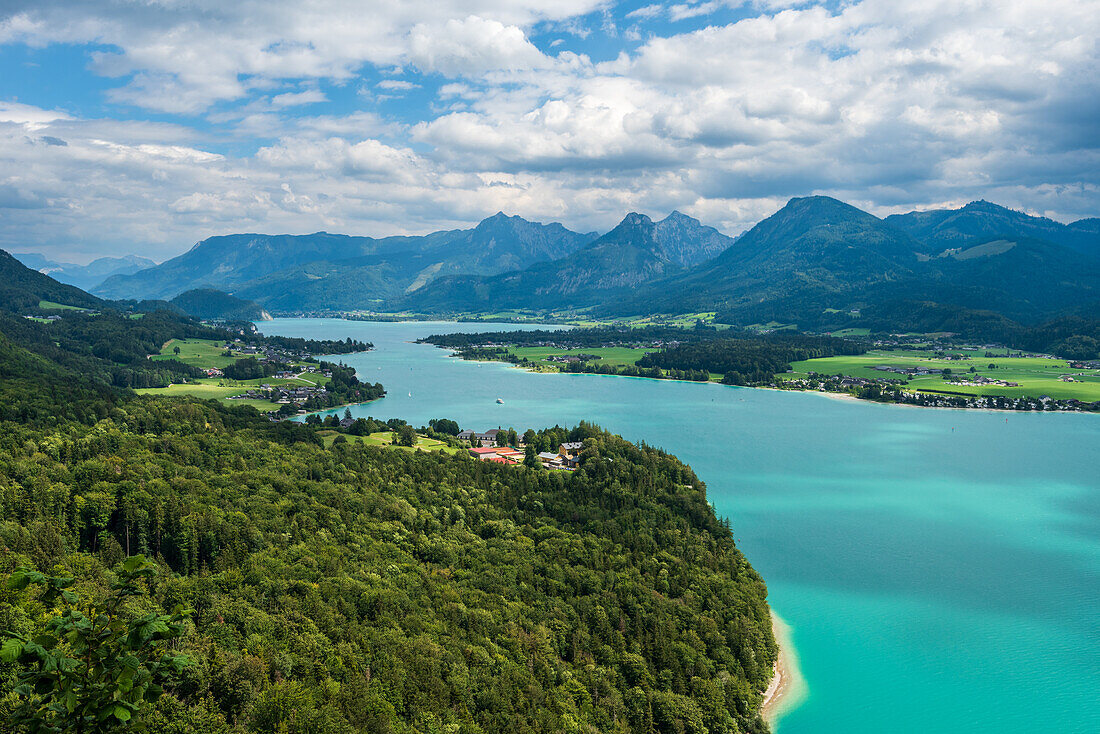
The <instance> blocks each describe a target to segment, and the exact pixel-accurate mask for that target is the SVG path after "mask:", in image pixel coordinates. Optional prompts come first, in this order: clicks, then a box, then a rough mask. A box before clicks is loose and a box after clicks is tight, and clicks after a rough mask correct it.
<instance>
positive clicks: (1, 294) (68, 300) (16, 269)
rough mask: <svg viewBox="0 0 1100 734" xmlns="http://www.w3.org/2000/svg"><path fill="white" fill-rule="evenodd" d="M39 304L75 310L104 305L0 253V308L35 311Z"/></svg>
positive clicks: (4, 253) (93, 297)
mask: <svg viewBox="0 0 1100 734" xmlns="http://www.w3.org/2000/svg"><path fill="white" fill-rule="evenodd" d="M39 301H51V302H53V303H59V304H62V305H64V306H76V307H78V308H101V307H102V306H104V305H106V304H105V303H104V302H103V301H101V300H100V299H98V298H96V297H95V296H92V295H89V294H88V293H85V292H84V291H82V290H80V289H79V288H77V287H75V286H71V285H66V284H64V283H58V282H57V281H56V280H54V279H53V278H51V277H49V276H48V275H44V274H42V273H39V272H38V271H36V270H31V269H30V268H28V267H27V266H25V265H23V263H21V262H19V261H18V260H16V259H15V258H14V257H12V256H11V255H9V254H8V253H7V252H5V251H4V250H0V309H3V310H6V311H15V312H18V311H21V310H24V309H34V308H37V307H38V303H39Z"/></svg>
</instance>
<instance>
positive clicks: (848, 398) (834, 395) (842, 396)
mask: <svg viewBox="0 0 1100 734" xmlns="http://www.w3.org/2000/svg"><path fill="white" fill-rule="evenodd" d="M428 346H435V347H436V348H437V349H441V350H448V349H451V347H440V346H437V345H434V344H431V345H428ZM447 356H448V357H453V358H454V359H457V360H459V361H461V362H472V363H477V364H499V365H504V366H505V367H511V368H512V369H517V370H523V371H524V372H528V373H530V374H534V375H568V374H575V375H596V376H598V377H625V378H632V379H635V380H654V381H655V382H687V383H691V384H693V385H720V386H722V387H736V388H745V389H748V390H772V391H774V392H787V393H803V394H807V395H821V396H823V397H826V398H829V399H830V400H841V401H845V402H855V403H860V404H863V405H885V406H894V407H898V408H917V409H920V410H961V411H965V412H969V413H991V414H998V415H999V414H1001V413H1005V414H1009V413H1015V414H1020V413H1023V414H1039V413H1078V414H1083V415H1088V414H1089V413H1090V412H1095V411H1087V410H1049V411H1046V410H1044V411H1037V410H1014V409H1011V408H989V407H981V408H966V407H957V406H953V405H916V404H913V403H905V402H900V401H893V400H890V401H880V400H866V399H863V398H858V397H856V396H855V395H852V394H851V393H846V392H829V391H824V390H802V389H794V388H781V387H772V386H771V385H724V384H723V383H721V382H718V381H715V380H708V381H707V382H700V381H698V380H683V379H678V378H672V377H644V376H642V375H617V374H609V375H605V374H600V373H598V372H566V371H564V370H552V369H538V367H537V366H536V365H522V364H516V363H515V362H505V361H503V360H499V359H467V358H465V357H463V356H461V355H459V354H458V353H457V352H455V351H451V353H450V354H448V355H447Z"/></svg>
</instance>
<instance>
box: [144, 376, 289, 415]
mask: <svg viewBox="0 0 1100 734" xmlns="http://www.w3.org/2000/svg"><path fill="white" fill-rule="evenodd" d="M218 382H220V380H218V378H216V377H215V378H211V379H202V380H196V381H194V382H188V383H187V384H185V385H169V386H168V387H145V388H139V389H137V390H134V392H136V393H138V394H139V395H160V396H162V397H181V396H185V395H190V396H193V397H196V398H204V399H207V400H220V401H222V402H223V403H225V404H226V405H251V406H252V407H253V408H256V409H258V410H262V411H265V412H266V411H269V410H278V409H279V407H280V406H279V404H278V403H273V402H271V401H270V400H228V399H227V398H229V397H230V396H232V395H240V394H241V393H243V392H245V391H247V390H248V388H249V385H243V386H239V387H222V386H220V385H218ZM255 382H256V384H259V383H258V381H255ZM287 382H293V380H270V381H269V384H280V383H287Z"/></svg>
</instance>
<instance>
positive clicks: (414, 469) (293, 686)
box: [0, 314, 777, 734]
mask: <svg viewBox="0 0 1100 734" xmlns="http://www.w3.org/2000/svg"><path fill="white" fill-rule="evenodd" d="M87 318H88V319H89V321H88V324H90V323H93V322H94V321H93V320H94V318H103V317H102V316H101V317H87ZM112 318H113V317H112ZM155 318H163V319H165V322H166V323H168V322H170V320H171V319H172V318H175V319H178V318H179V317H171V316H170V315H165V316H163V317H159V316H156V315H154V314H147V315H145V316H144V317H142V318H140V319H128V318H119V320H118V321H114V320H112V321H110V322H109V323H110V324H111V326H112V329H114V330H115V331H116V333H115V338H114V340H113V341H115V342H117V343H119V344H125V343H128V342H127V339H129V338H132V339H134V340H139V336H138V335H137V334H136V333H135V334H134V335H132V337H131V335H127V334H126V333H125V331H126V328H127V327H128V326H131V327H133V328H135V329H136V328H139V327H141V326H145V327H146V328H149V327H152V326H153V325H154V323H155V321H154V319H155ZM21 321H26V320H21V319H17V318H16V319H9V320H7V321H4V322H3V323H2V324H0V332H4V333H5V336H4V337H3V338H0V375H3V378H4V379H3V381H2V383H0V386H2V388H0V389H2V395H0V404H2V405H3V406H4V408H5V410H4V411H3V412H2V413H0V574H4V575H7V574H10V573H12V572H13V571H15V569H16V568H17V567H26V568H29V569H38V570H40V571H43V572H46V573H49V574H52V575H60V576H68V577H71V578H73V579H75V582H74V585H73V586H72V587H71V588H67V589H66V590H67V591H75V592H78V593H79V596H80V599H81V600H82V601H81V604H82V605H83V604H96V603H97V602H98V601H99V600H102V599H103V598H104V596H105V595H106V594H107V593H108V587H109V585H110V583H111V582H112V579H113V578H114V574H113V573H112V569H117V568H119V566H118V564H119V563H121V562H122V561H123V560H124V559H125V558H126V557H127V556H128V555H133V554H137V553H142V554H144V555H146V556H148V557H150V558H153V559H155V561H156V564H157V570H156V573H155V575H154V576H153V577H152V578H151V579H149V581H148V583H147V586H146V587H145V588H144V593H143V594H141V595H139V596H137V597H134V598H132V599H130V600H129V602H128V605H127V606H126V607H125V608H124V609H122V610H121V611H120V615H121V616H122V617H126V618H130V619H138V620H140V619H148V620H152V619H154V617H149V616H144V617H143V616H141V615H149V614H153V615H154V616H155V614H156V613H157V612H165V613H167V612H169V611H170V610H172V609H174V608H176V607H177V606H182V607H187V608H190V609H192V610H193V612H192V613H190V615H189V620H190V621H186V622H184V623H183V624H184V628H183V633H184V634H183V637H182V638H180V639H179V640H177V641H175V642H174V643H173V647H172V652H173V654H182V655H184V656H186V658H187V659H188V660H189V661H190V663H189V665H188V666H187V667H185V668H184V669H183V670H182V672H181V674H180V675H179V679H178V681H177V682H176V683H174V684H172V685H169V686H168V687H167V688H166V690H165V692H164V695H162V696H159V697H158V696H156V695H155V694H151V695H149V696H147V698H148V701H147V702H146V703H141V702H140V701H139V703H138V704H134V705H133V706H134V711H133V713H132V714H131V712H130V710H129V708H127V709H125V711H123V709H121V708H119V707H118V706H116V707H114V708H108V709H105V710H106V711H107V713H106V714H105V715H106V716H108V717H110V716H114V715H116V714H118V715H119V716H121V715H122V714H125V717H126V720H128V721H130V724H129V725H128V727H131V728H132V726H133V724H135V723H138V722H140V723H145V724H148V725H149V727H150V728H149V730H150V731H153V732H172V733H176V732H179V733H180V734H182V733H183V732H201V733H214V732H218V733H228V732H272V733H274V732H280V733H282V732H285V733H287V734H296V733H301V734H306V733H307V732H308V733H309V734H327V733H329V732H339V733H344V732H347V733H350V732H355V731H378V732H387V731H388V732H413V731H418V732H419V731H439V732H442V731H450V732H517V731H518V732H560V731H590V732H597V731H599V732H604V731H610V732H616V731H617V732H629V731H654V732H758V733H761V732H765V731H766V725H765V724H764V722H763V720H762V719H761V718H760V715H759V704H760V700H761V693H762V691H763V689H764V688H765V687H766V685H767V682H768V680H769V679H770V677H771V673H772V664H773V663H774V661H775V658H776V652H777V651H776V646H775V642H774V640H773V638H772V635H771V628H770V619H769V614H768V607H767V604H766V601H765V598H766V590H765V587H764V583H763V581H762V580H761V579H760V577H759V576H758V575H757V574H756V573H755V572H754V571H753V569H752V568H751V567H750V566H749V564H748V563H747V561H746V560H745V558H744V557H743V556H742V555H741V553H740V552H739V551H738V549H737V548H736V546H735V545H734V542H733V538H732V534H731V532H730V529H729V527H728V526H727V525H726V524H725V523H723V522H721V521H719V520H718V519H717V518H716V517H715V515H714V512H713V510H712V508H711V507H710V505H709V504H708V502H707V496H706V488H705V486H704V485H703V483H702V482H701V481H700V480H699V479H698V477H696V476H695V475H694V473H693V472H692V471H691V469H689V468H688V467H686V466H684V465H683V464H681V463H680V462H679V461H677V460H676V459H675V458H674V457H672V456H669V455H667V454H665V453H663V452H661V451H659V450H657V449H654V448H649V447H645V446H642V447H638V446H634V445H632V444H629V443H627V442H625V441H623V440H622V439H620V438H618V437H615V436H612V435H609V434H606V433H604V432H601V431H600V430H598V429H597V428H594V427H592V426H586V425H581V426H578V427H577V428H575V429H573V430H572V431H570V432H568V434H567V436H568V438H570V439H573V440H578V441H583V443H584V450H583V452H582V459H581V465H580V467H579V468H578V469H577V470H576V471H575V472H572V473H566V472H550V471H547V470H545V469H542V468H528V467H524V466H501V465H497V464H492V463H489V462H479V461H475V460H473V459H472V458H470V457H468V456H466V455H465V454H462V453H459V454H455V455H445V454H436V453H432V454H429V453H424V452H415V453H414V452H402V451H397V450H386V449H382V448H377V447H371V446H367V445H362V444H353V443H349V442H336V443H334V444H333V445H332V447H331V448H325V447H324V444H323V442H322V440H321V438H320V436H319V434H318V432H317V431H316V429H314V428H312V427H309V426H304V425H300V424H295V423H289V422H282V423H272V422H270V421H268V420H267V419H266V418H263V417H261V416H260V414H259V413H257V412H256V411H255V410H254V409H252V408H248V407H235V408H226V407H222V406H220V405H219V404H217V403H214V402H203V401H198V400H195V399H190V398H185V399H167V398H151V397H141V398H139V397H135V396H134V395H133V394H132V393H130V392H129V391H128V390H127V389H125V388H123V387H118V386H117V385H115V384H113V382H114V381H113V380H111V379H106V378H104V379H99V380H95V381H89V380H88V378H87V377H86V376H85V375H83V374H82V372H81V368H82V365H84V364H86V363H90V364H99V363H101V362H105V361H109V357H110V355H108V358H101V357H96V356H95V355H94V353H91V354H88V355H84V354H83V353H82V352H80V350H78V349H77V346H78V344H79V339H80V333H81V332H80V330H79V329H76V328H73V329H72V330H70V331H69V332H68V337H67V338H68V339H70V340H71V341H72V343H71V344H70V346H69V347H68V348H66V349H64V350H62V352H60V353H55V352H53V351H50V350H49V349H47V348H46V347H45V345H44V344H42V343H40V342H34V341H33V340H31V337H30V336H28V335H27V334H26V333H22V332H19V331H18V329H15V328H13V325H18V324H20V322H21ZM74 323H75V322H74ZM102 323H108V322H106V321H104V322H102ZM27 324H28V325H29V326H30V327H31V328H34V329H47V328H53V327H54V326H56V324H52V325H48V326H47V325H40V324H32V323H31V322H27ZM85 326H87V324H85ZM196 328H203V327H196ZM9 329H10V331H9ZM36 333H37V332H36ZM150 333H151V334H154V335H155V333H156V332H155V330H152V331H151V332H150ZM32 336H33V335H32ZM88 338H91V337H90V336H89V337H88ZM156 338H159V336H156ZM55 349H61V348H60V347H55ZM93 351H94V346H90V345H89V352H93ZM58 354H62V355H64V354H68V355H77V356H74V357H72V359H71V363H69V362H64V361H63V360H61V361H56V360H55V359H54V357H56V356H58ZM157 364H161V363H157ZM74 406H75V407H74ZM519 428H521V429H522V428H524V427H519ZM547 435H548V436H552V437H553V439H554V440H560V436H561V435H562V433H561V431H560V430H558V431H554V432H553V433H552V434H547ZM17 578H22V579H24V582H23V584H22V586H20V584H18V583H17V584H16V585H15V586H13V587H11V588H5V589H4V590H2V591H0V632H6V633H8V634H19V635H22V636H23V638H24V639H25V640H29V641H30V640H38V642H27V643H26V644H27V645H30V646H31V647H29V648H26V649H28V650H31V651H32V652H33V650H35V649H41V645H48V646H53V645H58V646H59V649H60V650H61V651H62V652H64V650H65V649H66V645H67V644H69V643H68V642H66V641H65V640H62V641H60V642H58V641H57V640H56V639H54V638H52V637H44V636H42V634H43V632H44V631H45V629H46V624H47V622H48V620H49V619H50V618H51V617H53V616H54V615H55V614H57V613H58V612H59V611H60V610H61V609H64V608H66V607H67V606H68V604H69V603H70V602H68V601H65V600H63V599H61V598H55V599H52V600H50V599H47V598H46V597H44V596H42V592H40V591H37V590H34V589H36V588H37V587H35V586H33V585H32V586H26V583H25V579H26V578H27V576H26V575H23V576H19V577H17ZM142 583H144V582H142ZM54 596H55V597H58V596H59V595H57V594H54ZM44 600H45V601H44ZM82 608H84V609H87V607H82ZM183 617H184V618H188V615H186V614H185V615H183ZM150 624H152V622H150ZM11 639H14V638H11ZM66 639H69V638H66ZM138 642H139V643H140V638H138ZM36 645H37V646H39V647H38V648H36V647H34V646H36ZM9 648H10V646H8V645H6V644H5V646H4V655H3V657H4V659H5V660H8V661H9V662H4V663H0V717H3V720H4V721H6V722H9V723H10V724H12V725H13V726H14V725H15V724H14V723H13V722H16V721H18V717H17V716H16V714H15V713H13V712H15V711H16V709H17V708H18V707H19V706H20V705H21V703H29V704H30V705H31V706H32V708H33V705H34V701H35V696H38V695H44V694H45V692H46V689H47V688H49V687H50V684H49V683H48V682H47V683H46V684H44V687H42V688H41V690H37V692H36V689H23V690H16V689H15V687H14V682H15V680H16V677H17V676H18V675H19V674H20V672H21V671H23V670H24V669H25V667H26V666H27V665H28V664H30V663H29V662H28V661H29V659H30V658H28V655H30V657H31V658H33V657H34V655H32V654H31V653H27V654H24V655H23V656H22V657H20V656H19V655H18V654H15V653H12V652H11V651H10V650H9ZM34 654H37V653H34ZM73 664H75V663H73ZM48 677H49V676H47V678H48ZM74 695H75V694H74ZM154 699H155V700H154ZM128 705H129V704H128ZM21 710H22V711H24V712H25V711H26V710H27V709H25V708H24V709H21ZM112 712H114V713H112ZM120 712H121V713H120ZM57 715H58V716H60V717H62V718H64V717H65V715H66V714H65V713H64V709H61V710H60V712H59V713H57ZM131 716H132V717H133V718H130V717H131ZM119 721H120V722H121V721H122V719H121V718H119ZM20 734H22V733H21V732H20Z"/></svg>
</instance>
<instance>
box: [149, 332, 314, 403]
mask: <svg viewBox="0 0 1100 734" xmlns="http://www.w3.org/2000/svg"><path fill="white" fill-rule="evenodd" d="M176 347H179V349H180V353H179V354H178V355H177V354H176V352H175V348H176ZM224 353H225V342H222V341H219V340H217V339H172V340H170V341H168V342H167V343H165V345H164V346H163V347H161V350H160V354H156V355H153V356H152V357H150V359H153V360H159V359H178V360H179V361H181V362H184V363H186V364H189V365H192V366H194V367H198V368H200V369H209V368H211V367H215V368H217V369H223V368H224V367H226V366H227V365H230V364H232V363H233V362H235V361H236V360H237V359H239V358H240V357H239V356H234V357H226V356H224ZM326 382H328V378H327V377H324V376H323V375H317V374H312V375H309V376H308V377H299V378H291V379H279V378H275V377H264V378H260V379H256V380H226V379H225V378H221V377H209V378H200V379H197V380H194V381H192V382H188V383H187V384H184V385H169V386H168V387H150V388H143V389H140V390H136V391H135V392H137V393H139V394H142V395H164V396H169V397H171V396H176V395H190V396H194V397H197V398H205V399H210V400H221V401H223V402H224V403H225V404H226V405H251V406H252V407H254V408H257V409H259V410H263V411H268V410H278V409H279V404H278V403H273V402H271V401H270V400H250V399H237V400H230V398H231V397H232V396H234V395H241V394H242V393H245V392H248V390H250V389H251V388H254V387H256V386H258V385H306V386H315V385H323V384H325V383H326Z"/></svg>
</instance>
